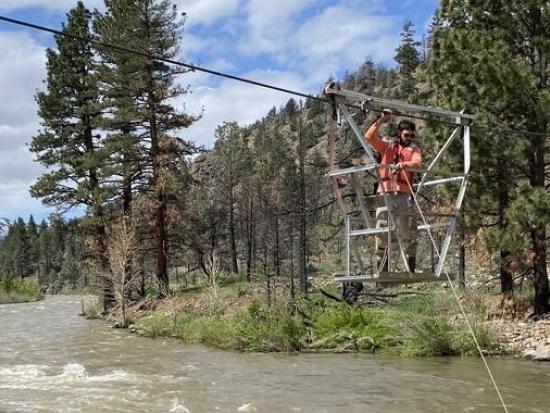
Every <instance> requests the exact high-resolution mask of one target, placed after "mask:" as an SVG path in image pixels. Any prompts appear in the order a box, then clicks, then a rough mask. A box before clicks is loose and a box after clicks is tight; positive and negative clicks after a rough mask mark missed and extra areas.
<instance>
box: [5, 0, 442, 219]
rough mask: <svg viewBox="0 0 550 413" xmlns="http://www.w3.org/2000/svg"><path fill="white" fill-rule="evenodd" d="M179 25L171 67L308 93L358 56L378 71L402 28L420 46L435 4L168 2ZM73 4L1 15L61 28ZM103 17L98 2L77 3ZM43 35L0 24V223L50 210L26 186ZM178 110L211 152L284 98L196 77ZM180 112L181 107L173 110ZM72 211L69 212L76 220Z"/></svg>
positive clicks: (32, 167) (65, 0)
mask: <svg viewBox="0 0 550 413" xmlns="http://www.w3.org/2000/svg"><path fill="white" fill-rule="evenodd" d="M175 3H176V4H177V6H178V10H179V11H180V12H182V13H183V12H185V16H186V24H185V26H184V31H183V34H182V36H183V38H182V52H181V56H179V59H181V60H183V61H186V62H189V63H193V64H199V65H201V66H203V67H206V68H209V69H213V70H217V71H223V72H227V73H230V74H232V75H236V76H240V77H246V78H250V79H254V80H257V81H260V82H265V83H271V84H274V85H277V86H280V87H283V88H287V89H292V90H297V91H301V92H304V93H312V94H317V93H319V91H320V90H321V89H322V86H323V84H324V83H325V82H326V80H327V79H328V78H329V77H330V76H332V77H334V78H341V76H342V75H343V74H344V73H345V72H346V71H349V72H353V71H355V70H356V69H357V68H358V67H359V66H360V65H361V64H362V63H363V62H364V61H365V60H366V59H367V58H370V59H372V60H373V61H374V62H376V63H382V64H385V65H387V66H393V65H395V62H394V61H393V56H394V54H395V49H396V47H397V46H398V44H399V39H400V36H399V34H400V32H401V29H402V26H403V24H404V23H405V21H407V20H411V21H412V22H413V23H414V25H415V27H416V31H417V36H418V38H419V40H421V36H422V33H424V32H425V30H426V27H427V25H428V24H429V22H430V20H431V17H432V15H433V12H434V10H435V8H436V7H437V3H438V1H437V0H385V1H382V0H276V1H275V0H271V1H269V0H176V1H175ZM75 4H76V1H75V0H0V15H3V16H7V17H12V18H15V19H20V20H25V21H28V22H31V23H35V24H39V25H45V26H48V27H51V28H54V29H60V28H61V24H62V23H63V22H64V21H65V20H66V13H67V11H68V10H69V9H70V8H72V7H74V5H75ZM84 4H85V5H86V6H87V7H88V8H89V9H94V8H98V9H100V10H101V9H102V7H103V0H85V1H84ZM47 47H55V43H54V41H53V38H52V36H51V35H49V34H47V33H43V32H38V31H33V30H31V29H26V28H22V27H19V26H15V25H12V24H9V23H4V22H0V217H2V218H8V219H14V218H17V217H19V216H21V217H23V218H24V219H25V220H27V219H28V217H29V215H31V214H33V215H34V217H35V219H38V220H41V219H42V218H45V217H47V216H48V215H49V214H50V213H52V212H55V210H54V209H52V208H47V207H45V206H43V205H42V204H41V202H40V200H36V199H33V198H32V197H31V196H30V194H29V187H30V186H31V185H32V184H33V183H34V182H35V181H36V179H37V177H38V176H40V174H41V173H43V172H44V169H43V167H42V166H41V165H39V164H38V163H36V162H33V158H34V155H33V154H31V153H30V152H29V150H28V143H29V142H30V141H31V140H32V137H33V136H34V135H35V134H36V133H37V131H38V130H39V129H40V119H39V118H38V115H37V113H36V112H37V106H36V103H35V100H34V96H35V94H36V92H37V91H38V90H43V88H44V83H43V79H45V76H46V69H45V62H46V58H45V50H46V48H47ZM180 81H181V83H182V84H183V85H189V86H190V93H189V94H188V95H187V96H185V98H184V99H183V102H181V105H184V107H185V109H186V110H187V111H189V112H192V113H197V114H198V113H201V111H202V113H203V117H202V119H201V120H200V121H199V122H197V123H196V124H195V125H193V126H192V127H190V128H189V129H187V130H186V131H184V132H183V134H182V135H183V136H182V137H184V138H185V139H189V140H192V141H194V142H195V143H197V144H199V145H204V146H205V147H211V146H212V144H213V142H214V131H215V129H216V126H217V125H219V124H221V123H222V122H224V121H237V122H239V124H241V125H246V124H250V123H252V122H254V121H255V120H257V119H260V118H262V117H263V116H265V115H266V113H267V112H268V111H269V109H271V108H272V107H273V106H275V107H280V106H282V105H283V104H284V103H285V102H286V101H287V100H288V99H289V98H290V97H291V96H289V95H286V94H283V93H280V92H276V91H270V90H267V89H258V88H257V87H254V86H250V85H246V84H243V83H239V82H235V81H233V80H229V79H223V78H218V77H215V76H211V75H206V74H202V73H199V72H195V73H188V74H186V75H184V76H182V77H181V79H180ZM182 109H183V107H182ZM78 213H79V211H73V214H78Z"/></svg>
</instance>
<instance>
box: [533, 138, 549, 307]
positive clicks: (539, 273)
mask: <svg viewBox="0 0 550 413" xmlns="http://www.w3.org/2000/svg"><path fill="white" fill-rule="evenodd" d="M533 139H534V141H533V146H534V151H533V152H534V153H533V154H532V155H531V156H530V158H529V164H530V165H529V166H530V170H531V186H533V187H534V188H535V189H544V188H545V176H544V172H545V162H544V155H545V149H544V144H545V142H544V139H543V138H542V137H537V138H533ZM531 242H532V246H533V251H534V253H535V255H534V257H533V284H534V287H535V302H534V312H535V314H537V315H540V314H545V313H548V312H550V304H549V300H550V288H549V283H548V269H547V266H546V228H545V227H544V226H543V225H541V226H540V227H538V228H533V229H532V230H531Z"/></svg>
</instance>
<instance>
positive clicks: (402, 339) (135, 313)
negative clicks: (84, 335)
mask: <svg viewBox="0 0 550 413" xmlns="http://www.w3.org/2000/svg"><path fill="white" fill-rule="evenodd" d="M331 295H332V296H335V298H336V297H337V296H338V292H337V289H336V286H334V285H331V284H330V283H329V282H328V280H324V282H323V281H321V283H320V284H319V285H316V286H314V288H313V292H312V293H311V294H310V296H309V298H308V299H301V300H298V301H296V302H295V303H293V304H292V305H289V304H288V303H289V302H290V300H289V296H288V292H287V291H286V290H285V289H284V288H280V289H277V288H273V287H272V293H271V297H270V299H271V305H267V303H266V302H267V298H268V296H267V294H266V291H265V288H264V287H263V284H261V283H252V284H248V283H246V282H244V281H242V280H239V279H230V280H225V281H224V282H223V283H221V285H219V286H216V287H215V288H213V287H212V286H202V287H194V288H187V289H183V290H182V291H180V292H179V293H178V294H177V295H176V296H175V297H172V298H170V299H167V300H162V301H159V300H154V299H148V300H144V301H141V302H138V303H135V304H134V305H132V306H131V307H129V309H128V317H129V320H130V324H131V325H130V329H131V330H132V331H133V332H135V333H137V334H139V335H142V336H147V337H152V338H158V337H172V338H176V339H179V340H181V341H183V342H185V343H200V344H205V345H208V346H212V347H215V348H219V349H225V350H237V351H255V352H266V351H290V352H295V351H302V352H304V351H305V352H311V351H315V352H370V353H375V352H383V353H387V354H398V355H401V356H450V355H460V356H463V355H468V356H469V355H471V356H475V355H477V354H478V352H477V348H476V345H475V342H474V340H473V338H472V336H471V333H470V331H469V328H468V326H467V323H466V322H465V321H464V319H463V317H462V316H461V315H460V314H459V311H458V307H457V305H456V302H455V300H454V298H453V297H452V295H451V293H450V291H449V289H448V288H445V286H443V287H442V286H438V287H436V286H433V285H430V286H427V285H420V286H414V287H407V288H394V289H389V290H388V289H385V290H378V289H374V288H371V289H369V290H367V291H366V293H365V294H364V295H363V296H362V297H361V303H360V304H361V305H360V306H349V305H348V304H346V303H342V302H338V301H337V300H335V299H333V298H331ZM461 302H462V305H463V306H464V307H465V309H466V312H467V314H468V317H469V321H470V322H471V323H472V325H473V328H474V331H475V334H476V338H477V340H478V342H479V344H480V346H481V348H482V349H483V351H484V353H485V354H489V355H514V356H518V357H519V356H523V357H526V358H532V359H536V360H545V359H547V357H546V356H545V354H546V352H547V350H550V341H549V340H548V337H550V330H549V329H550V320H549V319H543V320H539V321H531V320H528V319H527V318H526V317H527V315H528V314H527V309H528V305H526V304H527V301H525V300H523V301H522V299H520V298H517V299H516V300H515V301H514V303H513V307H514V310H513V311H512V314H508V312H509V311H510V308H509V307H510V303H509V302H507V301H505V300H503V299H502V298H501V297H500V296H499V295H481V294H478V293H475V292H471V293H469V294H468V295H463V296H461ZM522 311H523V312H522ZM548 353H550V351H548Z"/></svg>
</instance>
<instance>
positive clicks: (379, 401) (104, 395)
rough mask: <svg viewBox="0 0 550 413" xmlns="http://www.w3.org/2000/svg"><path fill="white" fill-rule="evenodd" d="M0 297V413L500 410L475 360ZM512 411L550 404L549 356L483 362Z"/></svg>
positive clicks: (75, 300)
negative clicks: (131, 321)
mask: <svg viewBox="0 0 550 413" xmlns="http://www.w3.org/2000/svg"><path fill="white" fill-rule="evenodd" d="M79 311H80V297H66V296H63V297H61V296H54V297H48V298H47V299H46V300H44V301H41V302H37V303H26V304H10V305H2V306H0V412H315V413H321V412H350V413H351V412H406V413H413V412H502V411H504V410H503V408H502V406H501V405H500V403H499V400H498V398H497V396H496V394H495V392H494V390H493V388H492V385H491V383H490V381H489V378H488V376H487V373H486V371H485V370H484V367H483V365H482V364H481V362H480V360H478V359H469V358H464V359H461V358H445V359H401V358H388V357H384V356H379V355H374V356H372V355H362V354H361V355H355V354H346V355H337V354H299V355H289V354H273V353H271V354H241V353H233V352H223V351H217V350H212V349H210V348H207V347H202V346H189V345H184V344H181V343H179V342H177V341H175V340H170V339H157V340H152V339H148V338H143V337H137V336H135V335H132V334H130V333H129V332H128V331H125V330H115V329H112V328H110V327H109V326H108V325H107V324H105V323H104V322H102V321H89V320H86V319H84V318H83V317H79V316H78V313H79ZM489 363H490V366H491V369H492V371H493V374H494V376H495V379H496V380H497V382H498V383H499V386H500V388H501V391H502V393H503V395H504V397H505V400H506V402H507V404H508V407H509V410H510V412H550V363H546V364H544V363H542V364H537V363H531V362H526V361H520V360H513V359H490V360H489Z"/></svg>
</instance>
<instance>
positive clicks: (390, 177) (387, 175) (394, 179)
mask: <svg viewBox="0 0 550 413" xmlns="http://www.w3.org/2000/svg"><path fill="white" fill-rule="evenodd" d="M379 128H380V125H378V124H377V123H373V124H372V126H371V127H370V128H369V129H368V130H367V131H366V132H365V139H366V140H367V142H368V143H369V144H370V145H371V146H372V147H373V148H374V149H376V151H377V152H378V153H380V156H381V160H380V166H381V168H380V178H381V179H382V184H383V185H384V189H385V190H386V192H405V193H411V188H410V187H409V184H408V183H407V180H408V181H409V183H410V185H411V186H412V184H413V181H414V172H413V171H407V169H409V168H410V169H420V168H421V167H422V152H421V150H420V147H418V145H416V144H415V143H411V144H409V145H408V146H403V145H401V144H399V143H393V142H387V141H385V140H382V139H380V138H379V137H378V136H377V135H376V132H378V129H379ZM397 163H399V164H401V166H402V167H403V169H404V170H403V171H402V172H399V173H397V174H395V175H394V174H392V173H391V171H390V169H389V168H387V167H385V166H386V165H396V164H397ZM378 192H382V188H381V187H378Z"/></svg>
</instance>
